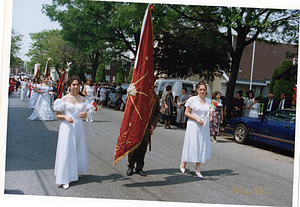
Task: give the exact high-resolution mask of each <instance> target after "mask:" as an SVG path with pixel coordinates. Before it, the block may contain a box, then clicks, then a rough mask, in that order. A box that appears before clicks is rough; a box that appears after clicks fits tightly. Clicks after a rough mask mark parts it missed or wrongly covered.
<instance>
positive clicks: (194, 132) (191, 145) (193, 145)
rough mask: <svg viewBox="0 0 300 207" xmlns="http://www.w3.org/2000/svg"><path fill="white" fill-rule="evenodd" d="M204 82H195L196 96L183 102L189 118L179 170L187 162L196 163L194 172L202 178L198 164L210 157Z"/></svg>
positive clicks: (209, 118) (207, 106) (207, 101)
mask: <svg viewBox="0 0 300 207" xmlns="http://www.w3.org/2000/svg"><path fill="white" fill-rule="evenodd" d="M206 91H207V87H206V83H205V82H204V81H201V82H199V83H198V84H197V92H198V95H197V96H193V97H191V98H189V99H188V100H187V102H186V104H185V106H186V110H185V115H186V116H187V117H188V118H189V119H188V121H187V128H186V132H185V138H184V144H183V150H182V157H181V165H180V171H181V172H182V173H184V172H185V166H186V163H187V162H193V163H196V168H195V173H196V175H197V176H198V177H199V178H203V176H202V174H201V172H200V164H201V163H205V161H206V159H210V158H211V149H210V129H209V121H211V120H212V117H211V115H209V107H210V105H211V100H210V99H209V98H206V97H205V96H206Z"/></svg>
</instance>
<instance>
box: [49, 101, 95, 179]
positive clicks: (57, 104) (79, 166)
mask: <svg viewBox="0 0 300 207" xmlns="http://www.w3.org/2000/svg"><path fill="white" fill-rule="evenodd" d="M92 108H93V106H92V105H91V104H89V103H88V102H87V101H86V102H83V103H78V104H76V105H74V104H71V103H69V102H65V101H63V100H61V99H56V100H55V101H54V104H53V110H55V111H59V112H63V114H65V115H67V116H70V117H72V119H73V123H69V122H68V121H66V120H63V121H62V122H61V124H60V127H59V132H58V142H57V149H56V158H55V168H54V175H55V176H56V181H55V182H56V184H67V183H70V182H72V181H76V180H78V173H82V174H86V173H87V169H88V151H87V143H86V134H85V128H84V125H83V122H82V119H81V118H79V117H78V114H79V113H80V112H83V111H85V110H87V109H92ZM90 112H91V110H89V112H88V116H90V115H91V113H90Z"/></svg>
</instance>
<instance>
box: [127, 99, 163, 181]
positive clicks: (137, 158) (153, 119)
mask: <svg viewBox="0 0 300 207" xmlns="http://www.w3.org/2000/svg"><path fill="white" fill-rule="evenodd" d="M154 100H155V102H154V105H153V108H152V112H151V115H150V119H149V124H148V127H147V130H146V131H145V134H144V136H143V139H142V142H141V144H140V145H139V146H138V147H137V148H136V149H135V150H134V151H133V152H131V153H129V154H128V169H127V171H126V175H128V176H130V175H132V174H133V168H134V165H135V164H136V167H135V171H136V173H137V174H140V175H142V176H146V173H145V172H144V171H143V167H144V164H145V162H144V158H145V155H146V152H147V146H148V143H150V144H151V140H150V138H151V135H152V134H153V131H154V129H155V128H156V125H157V122H158V121H159V117H160V107H159V96H158V95H157V94H156V93H154Z"/></svg>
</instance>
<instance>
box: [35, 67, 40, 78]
mask: <svg viewBox="0 0 300 207" xmlns="http://www.w3.org/2000/svg"><path fill="white" fill-rule="evenodd" d="M39 70H40V67H38V68H37V70H36V73H35V77H37V78H38V77H39Z"/></svg>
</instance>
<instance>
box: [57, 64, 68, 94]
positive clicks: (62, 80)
mask: <svg viewBox="0 0 300 207" xmlns="http://www.w3.org/2000/svg"><path fill="white" fill-rule="evenodd" d="M67 68H68V66H67V67H66V68H65V70H64V72H63V74H62V75H61V77H60V79H59V82H58V85H57V98H61V97H62V92H63V90H64V83H65V78H66V69H67Z"/></svg>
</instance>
